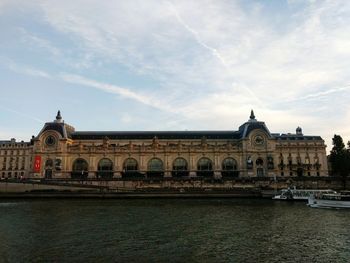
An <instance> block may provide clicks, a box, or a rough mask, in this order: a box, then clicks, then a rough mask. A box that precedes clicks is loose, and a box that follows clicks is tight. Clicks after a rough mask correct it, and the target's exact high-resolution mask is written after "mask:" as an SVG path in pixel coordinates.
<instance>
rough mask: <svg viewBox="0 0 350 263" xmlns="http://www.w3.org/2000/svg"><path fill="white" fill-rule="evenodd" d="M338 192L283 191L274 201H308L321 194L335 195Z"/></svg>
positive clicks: (293, 189)
mask: <svg viewBox="0 0 350 263" xmlns="http://www.w3.org/2000/svg"><path fill="white" fill-rule="evenodd" d="M335 193H336V192H335V191H333V190H330V189H296V188H292V189H291V188H288V189H282V190H281V194H279V195H275V196H274V197H273V198H272V199H274V200H286V201H288V200H290V201H307V200H308V199H309V197H310V196H316V195H320V194H335Z"/></svg>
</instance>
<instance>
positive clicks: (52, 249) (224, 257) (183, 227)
mask: <svg viewBox="0 0 350 263" xmlns="http://www.w3.org/2000/svg"><path fill="white" fill-rule="evenodd" d="M0 262H283V263H285V262H350V211H348V210H330V209H314V208H309V207H307V206H306V205H305V203H287V202H278V201H277V202H276V201H275V202H274V201H271V200H260V199H138V200H135V199H134V200H131V199H129V200H128V199H125V200H120V199H114V200H102V199H93V200H91V199H88V200H83V199H79V200H77V199H63V200H0Z"/></svg>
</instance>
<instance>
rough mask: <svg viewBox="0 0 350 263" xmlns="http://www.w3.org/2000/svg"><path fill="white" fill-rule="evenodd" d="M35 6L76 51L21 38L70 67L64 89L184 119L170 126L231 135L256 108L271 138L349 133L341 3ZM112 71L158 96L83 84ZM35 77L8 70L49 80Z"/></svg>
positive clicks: (349, 63)
mask: <svg viewBox="0 0 350 263" xmlns="http://www.w3.org/2000/svg"><path fill="white" fill-rule="evenodd" d="M35 3H39V4H38V6H39V7H40V9H41V11H42V13H43V16H44V21H41V22H45V23H47V24H48V25H49V26H51V27H52V29H54V30H55V32H58V33H59V34H60V37H66V39H69V40H70V41H71V42H70V43H74V45H73V46H72V47H71V50H70V51H69V52H72V53H74V52H75V51H76V52H77V53H78V54H79V56H76V57H74V59H68V60H67V58H66V56H67V55H68V56H69V52H68V51H67V52H66V51H64V50H63V48H62V46H61V47H60V44H59V43H55V45H53V44H52V43H53V41H50V40H49V39H45V38H42V37H40V34H35V33H32V32H30V31H29V30H28V29H25V31H24V32H25V34H24V37H25V40H26V41H29V42H30V43H32V44H37V45H38V46H39V47H41V48H44V49H45V50H46V51H49V52H50V53H51V54H53V55H54V56H55V63H62V64H64V65H66V64H67V61H69V62H68V63H69V64H70V66H71V68H70V69H72V68H73V69H78V70H80V71H79V72H78V73H79V74H78V73H77V72H75V71H74V70H72V72H69V70H61V71H64V72H67V73H65V74H63V75H61V77H62V78H63V79H64V80H65V81H67V82H70V83H75V84H79V85H84V86H88V87H93V88H97V89H99V90H102V91H104V92H109V93H113V94H116V95H118V96H122V97H124V98H129V99H132V100H135V101H138V102H140V103H142V104H144V105H149V106H152V107H155V108H158V109H160V110H162V111H166V112H170V113H173V114H180V115H181V117H182V118H183V120H179V122H175V123H191V124H193V125H195V126H197V127H203V128H205V125H207V124H208V123H210V125H208V126H207V127H212V126H217V127H220V128H221V127H222V128H225V127H227V128H229V127H231V124H230V125H228V120H232V121H231V122H232V127H233V128H234V123H235V120H243V121H244V120H245V119H246V118H247V117H248V115H249V111H250V109H251V108H254V109H255V110H256V114H257V115H258V116H261V117H260V119H265V120H266V121H267V122H268V124H270V125H271V126H272V128H271V130H272V131H278V130H279V129H280V130H284V131H286V132H287V131H290V129H293V130H294V128H295V127H296V126H298V125H302V126H309V129H306V130H310V131H312V132H313V133H314V134H318V133H323V134H325V136H328V137H329V136H332V133H333V132H332V129H334V127H335V126H336V125H342V126H344V129H345V130H347V129H350V128H349V127H350V125H349V124H347V122H344V116H345V112H348V111H349V109H350V107H349V106H347V104H346V101H345V99H344V98H345V97H346V96H349V89H348V88H347V87H348V86H347V85H349V83H350V75H349V72H348V69H349V68H350V51H349V50H350V34H349V33H348V32H350V2H348V1H308V2H307V1H299V0H289V1H288V5H289V6H288V10H279V11H281V12H282V13H283V14H277V12H276V13H273V12H272V11H270V10H266V8H265V9H264V3H258V4H256V3H255V2H247V3H244V4H243V2H241V1H210V0H205V1H185V0H183V1H170V2H169V1H158V0H157V1H156V0H154V1H152V0H149V1H142V0H135V1H114V2H113V1H112V2H111V1H104V2H101V1H97V0H96V1H94V0H91V1H88V2H87V1H83V0H76V1H68V0H62V1H56V2H53V1H50V2H48V1H38V2H35ZM242 5H246V6H245V7H244V6H242ZM56 59H57V60H56ZM116 65H117V66H119V65H121V66H122V67H125V68H127V69H128V70H129V71H130V72H131V73H132V74H133V76H134V77H135V78H136V79H137V78H138V77H140V76H141V77H144V76H146V77H147V78H150V79H152V80H153V81H154V82H155V83H157V84H158V85H157V88H155V87H153V88H152V87H147V89H146V88H145V90H142V91H140V90H139V89H136V88H135V87H134V86H133V85H132V84H131V85H123V86H127V88H126V87H121V86H119V85H117V84H113V83H118V79H117V78H116V77H115V78H112V77H109V78H108V80H106V81H96V80H94V78H93V76H91V77H90V73H91V72H92V70H93V71H94V73H95V71H96V74H99V73H105V71H107V70H110V71H111V72H113V67H114V66H116ZM34 68H35V67H33V68H32V69H30V68H21V69H18V68H17V69H16V68H15V69H13V70H17V71H18V72H22V73H25V74H29V75H30V74H32V75H33V76H34V75H37V76H41V77H49V76H48V75H45V73H44V72H41V71H38V70H34ZM84 70H86V71H84ZM50 72H51V71H50ZM111 75H113V74H111ZM84 76H89V77H88V78H87V77H84ZM100 79H103V78H100ZM107 83H110V84H107ZM149 86H151V85H149ZM150 94H151V95H150ZM333 100H337V103H334V101H333ZM336 112H340V114H338V115H335V114H334V115H335V116H334V118H333V119H329V120H328V117H327V116H328V115H329V114H331V113H336ZM177 117H179V116H178V115H177ZM324 118H327V121H322V120H323V119H324ZM235 124H237V123H235ZM327 134H328V135H327ZM328 137H327V138H328Z"/></svg>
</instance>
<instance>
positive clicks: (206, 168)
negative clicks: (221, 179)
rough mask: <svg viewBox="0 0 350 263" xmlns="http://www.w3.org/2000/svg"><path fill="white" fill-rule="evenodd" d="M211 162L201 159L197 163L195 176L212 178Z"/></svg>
mask: <svg viewBox="0 0 350 263" xmlns="http://www.w3.org/2000/svg"><path fill="white" fill-rule="evenodd" d="M213 175H214V173H213V165H212V161H211V160H210V159H208V158H204V157H203V158H201V159H199V161H198V163H197V176H213Z"/></svg>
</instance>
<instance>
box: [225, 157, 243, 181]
mask: <svg viewBox="0 0 350 263" xmlns="http://www.w3.org/2000/svg"><path fill="white" fill-rule="evenodd" d="M221 175H222V176H229V177H237V176H238V175H239V171H237V161H236V160H235V159H233V158H226V159H225V160H224V161H223V162H222V172H221Z"/></svg>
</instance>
